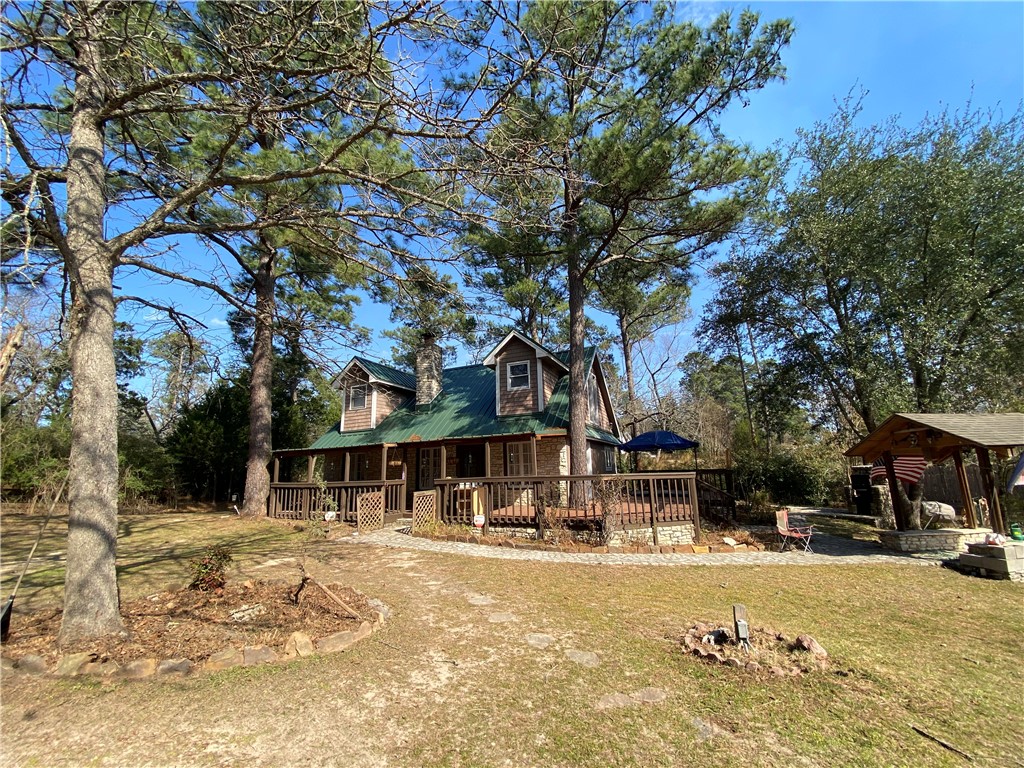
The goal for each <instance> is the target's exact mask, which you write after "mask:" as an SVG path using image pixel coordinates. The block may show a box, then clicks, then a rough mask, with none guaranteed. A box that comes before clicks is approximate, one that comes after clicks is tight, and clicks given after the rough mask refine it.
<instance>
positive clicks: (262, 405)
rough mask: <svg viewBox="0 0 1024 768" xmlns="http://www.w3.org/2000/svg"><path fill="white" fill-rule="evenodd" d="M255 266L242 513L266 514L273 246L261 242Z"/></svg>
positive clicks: (271, 353) (251, 514)
mask: <svg viewBox="0 0 1024 768" xmlns="http://www.w3.org/2000/svg"><path fill="white" fill-rule="evenodd" d="M260 245H261V247H260V256H259V265H258V266H257V268H256V281H255V290H256V322H255V327H254V330H253V343H252V378H251V380H250V383H249V457H248V460H247V461H246V468H245V498H244V502H243V504H242V514H243V515H249V516H252V517H256V516H258V515H263V514H266V511H267V498H268V497H269V496H270V471H269V470H268V468H267V465H268V464H269V463H270V459H271V454H272V445H271V436H270V430H271V413H272V408H271V401H270V391H271V387H272V386H273V373H274V257H275V256H276V253H275V251H274V249H273V248H272V247H271V246H270V245H269V244H268V243H266V242H263V241H262V238H261V242H260Z"/></svg>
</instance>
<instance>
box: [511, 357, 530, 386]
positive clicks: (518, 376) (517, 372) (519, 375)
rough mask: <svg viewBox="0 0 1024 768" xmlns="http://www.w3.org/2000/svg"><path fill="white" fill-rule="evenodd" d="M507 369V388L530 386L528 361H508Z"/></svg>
mask: <svg viewBox="0 0 1024 768" xmlns="http://www.w3.org/2000/svg"><path fill="white" fill-rule="evenodd" d="M507 370H508V388H509V390H513V389H529V388H530V364H529V363H509V364H508V367H507Z"/></svg>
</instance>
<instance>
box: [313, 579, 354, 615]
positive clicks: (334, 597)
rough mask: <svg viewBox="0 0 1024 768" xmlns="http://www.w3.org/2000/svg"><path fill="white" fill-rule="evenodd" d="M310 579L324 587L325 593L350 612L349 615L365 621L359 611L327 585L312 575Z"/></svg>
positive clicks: (321, 587)
mask: <svg viewBox="0 0 1024 768" xmlns="http://www.w3.org/2000/svg"><path fill="white" fill-rule="evenodd" d="M309 580H310V581H312V582H313V583H314V584H316V585H317V586H318V587H320V589H322V590H323V591H324V594H325V595H327V596H328V597H329V598H331V600H333V601H334V602H336V603H337V604H338V605H340V606H341V607H342V608H344V609H345V610H346V611H347V612H348V615H349V616H351V617H352V618H353V619H358V620H359V621H365V619H363V617H362V616H360V615H359V614H358V613H356V612H355V610H353V608H352V606H350V605H349V604H348V603H346V602H345V601H344V600H342V599H341V598H340V597H338V596H337V595H336V594H334V593H333V592H331V590H329V589H328V588H327V587H325V586H324V585H323V584H321V583H320V582H319V581H317V580H316V579H314V578H313V577H312V576H310V577H309Z"/></svg>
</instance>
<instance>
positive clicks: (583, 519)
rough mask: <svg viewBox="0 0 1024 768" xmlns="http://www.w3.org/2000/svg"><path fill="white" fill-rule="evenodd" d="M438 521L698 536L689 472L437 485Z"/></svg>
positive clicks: (474, 480) (456, 480)
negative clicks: (680, 531) (684, 529)
mask: <svg viewBox="0 0 1024 768" xmlns="http://www.w3.org/2000/svg"><path fill="white" fill-rule="evenodd" d="M435 486H436V487H437V492H438V506H439V514H440V517H441V519H442V520H443V521H444V522H446V523H451V524H468V525H472V524H473V521H474V518H475V517H476V516H477V515H483V517H484V525H485V527H486V528H489V527H490V526H492V525H496V526H535V527H536V528H537V529H538V530H541V531H542V530H543V529H544V528H545V527H552V526H560V527H567V528H590V529H601V530H619V529H631V528H639V527H650V526H657V525H667V524H673V523H692V524H693V525H694V527H695V528H696V529H697V530H698V531H699V526H700V514H699V509H698V507H699V501H698V498H699V494H698V490H697V480H696V475H695V474H694V473H693V472H674V473H666V472H651V473H633V474H622V475H548V476H530V477H500V478H496V477H474V478H447V479H444V480H436V481H435Z"/></svg>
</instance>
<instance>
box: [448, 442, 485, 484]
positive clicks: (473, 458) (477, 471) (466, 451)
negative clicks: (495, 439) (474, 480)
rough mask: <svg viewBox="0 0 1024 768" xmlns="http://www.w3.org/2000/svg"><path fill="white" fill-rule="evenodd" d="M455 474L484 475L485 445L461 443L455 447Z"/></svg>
mask: <svg viewBox="0 0 1024 768" xmlns="http://www.w3.org/2000/svg"><path fill="white" fill-rule="evenodd" d="M455 476H456V477H483V476H484V446H482V445H459V446H456V448H455Z"/></svg>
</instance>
